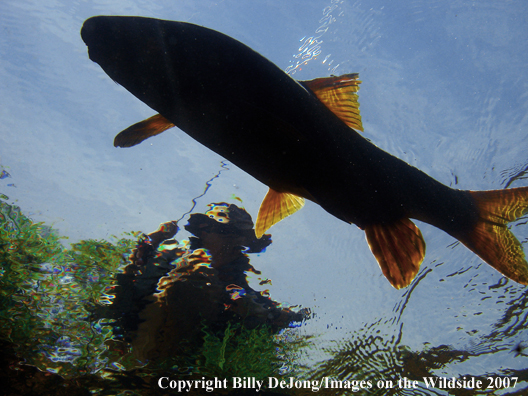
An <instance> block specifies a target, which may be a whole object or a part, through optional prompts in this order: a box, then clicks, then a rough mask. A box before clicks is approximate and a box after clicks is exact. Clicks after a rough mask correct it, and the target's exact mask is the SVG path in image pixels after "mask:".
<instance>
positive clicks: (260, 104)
mask: <svg viewBox="0 0 528 396" xmlns="http://www.w3.org/2000/svg"><path fill="white" fill-rule="evenodd" d="M81 35H82V38H83V40H84V42H85V43H86V44H87V46H88V50H89V56H90V59H91V60H93V61H94V62H96V63H98V64H99V65H100V66H101V67H102V68H103V70H104V71H105V72H106V73H107V74H108V75H109V76H110V77H111V78H112V79H113V80H114V81H116V82H117V83H119V84H121V85H123V86H124V87H125V88H126V89H127V90H128V91H130V92H131V93H132V94H133V95H135V96H136V97H137V98H138V99H140V100H141V101H143V102H144V103H146V104H147V105H148V106H150V107H151V108H153V109H154V110H156V111H157V112H159V114H157V115H155V116H153V117H151V118H148V119H146V120H144V121H142V122H140V123H138V124H135V125H133V126H131V127H129V128H127V129H126V130H124V131H123V132H121V133H120V134H119V135H117V136H116V139H115V142H114V144H115V146H120V147H129V146H133V145H135V144H138V143H140V142H141V141H143V140H145V139H147V138H148V137H151V136H154V135H157V134H159V133H161V132H163V131H164V130H166V129H168V128H171V127H173V126H177V127H178V128H180V129H181V130H183V131H184V132H186V133H187V134H189V135H190V136H191V137H193V138H194V139H196V140H197V141H199V142H200V143H202V144H203V145H205V146H206V147H208V148H210V149H211V150H213V151H215V152H216V153H218V154H219V155H221V156H223V157H225V158H226V159H228V160H229V161H232V162H233V163H234V164H235V165H237V166H238V167H240V168H241V169H243V170H245V171H246V172H247V173H249V174H250V175H252V176H253V177H255V178H256V179H258V180H259V181H261V182H262V183H264V184H266V185H267V186H269V187H270V190H269V192H268V194H267V195H266V197H265V198H264V201H263V202H262V205H261V207H260V210H259V214H258V218H257V223H256V233H257V236H261V235H262V234H263V233H264V232H265V231H266V230H267V229H268V228H269V227H271V226H272V225H273V224H275V223H277V222H279V221H280V220H282V219H283V218H285V217H286V216H288V215H290V214H292V213H294V212H296V211H297V210H299V209H300V208H301V207H302V206H303V205H304V199H305V198H306V199H309V200H311V201H313V202H315V203H317V204H319V205H320V206H321V207H322V208H324V209H325V210H326V211H327V212H329V213H330V214H332V215H334V216H335V217H337V218H339V219H341V220H343V221H345V222H347V223H354V224H356V225H357V226H358V227H359V228H361V229H362V230H364V231H365V233H366V237H367V241H368V244H369V246H370V249H371V250H372V252H373V254H374V256H375V257H376V259H377V261H378V263H379V265H380V267H381V269H382V271H383V274H384V275H385V276H386V277H387V279H388V280H389V281H390V282H391V284H392V285H393V286H394V287H396V288H401V287H404V286H407V285H409V284H410V282H411V281H412V280H413V278H414V277H415V276H416V274H417V272H418V269H419V266H420V264H421V263H422V261H423V259H424V256H425V242H424V240H423V237H422V234H421V232H420V230H419V229H418V227H416V225H415V224H414V223H413V222H412V221H411V220H410V218H413V219H417V220H421V221H424V222H427V223H429V224H432V225H434V226H435V227H438V228H440V229H442V230H444V231H445V232H447V233H448V234H450V235H451V236H453V237H455V238H457V239H458V240H460V241H461V242H462V243H463V244H464V245H465V246H466V247H468V248H469V249H470V250H472V251H473V252H475V253H476V254H477V255H479V256H480V257H481V258H482V259H483V260H484V261H486V262H487V263H488V264H490V265H491V266H493V267H494V268H495V269H497V270H498V271H500V272H501V273H502V274H504V275H506V276H507V277H509V278H511V279H513V280H515V281H516V282H519V283H522V284H528V264H527V262H526V260H525V256H524V252H523V250H522V247H521V245H520V243H519V241H518V240H517V239H516V238H515V236H514V235H513V234H512V233H511V232H510V231H509V229H508V227H507V224H508V223H509V222H511V221H514V220H516V219H517V218H519V217H520V216H522V215H524V214H525V213H526V212H527V211H528V188H527V187H523V188H517V189H509V190H497V191H479V192H474V191H464V190H455V189H451V188H449V187H447V186H445V185H443V184H441V183H439V182H437V181H436V180H434V179H433V178H431V177H429V176H428V175H426V174H425V173H423V172H421V171H420V170H418V169H416V168H414V167H412V166H410V165H408V164H406V163H405V162H403V161H401V160H400V159H398V158H396V157H393V156H392V155H390V154H388V153H386V152H384V151H383V150H381V149H379V148H378V147H376V146H375V145H374V144H372V143H371V142H369V141H368V140H367V139H364V138H363V137H362V136H361V135H360V134H359V133H357V132H356V130H362V125H361V118H360V116H359V104H358V102H357V94H356V92H357V91H358V89H359V86H358V84H359V83H360V81H358V80H357V78H358V75H357V74H347V75H343V76H340V77H335V76H332V77H328V78H318V79H315V80H311V81H295V80H293V79H292V78H290V77H289V76H288V75H287V74H286V73H284V72H283V71H282V70H281V69H279V68H278V67H277V66H275V65H274V64H272V63H271V62H270V61H268V60H267V59H265V58H264V57H262V56H261V55H259V54H258V53H256V52H255V51H253V50H251V49H250V48H249V47H247V46H245V45H244V44H242V43H240V42H238V41H236V40H234V39H232V38H230V37H228V36H226V35H224V34H222V33H219V32H216V31H214V30H210V29H207V28H204V27H200V26H196V25H192V24H189V23H183V22H172V21H164V20H158V19H151V18H142V17H114V16H98V17H93V18H90V19H88V20H87V21H86V22H85V23H84V25H83V28H82V31H81Z"/></svg>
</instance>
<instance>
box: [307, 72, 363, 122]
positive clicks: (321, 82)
mask: <svg viewBox="0 0 528 396" xmlns="http://www.w3.org/2000/svg"><path fill="white" fill-rule="evenodd" d="M358 77H359V74H357V73H354V74H344V75H342V76H339V77H336V76H332V77H324V78H316V79H315V80H309V81H299V83H300V84H301V85H303V86H304V87H305V88H308V89H309V90H310V91H312V92H313V93H314V94H315V96H317V98H318V99H319V100H320V101H321V102H323V103H324V104H325V105H326V107H328V108H329V109H330V110H332V112H333V113H334V114H335V115H336V116H338V117H339V119H340V120H341V121H343V122H344V123H345V124H347V125H348V126H349V127H350V128H352V129H356V130H359V131H363V124H362V123H361V115H360V114H359V102H358V95H357V92H358V91H359V84H361V81H359V80H358Z"/></svg>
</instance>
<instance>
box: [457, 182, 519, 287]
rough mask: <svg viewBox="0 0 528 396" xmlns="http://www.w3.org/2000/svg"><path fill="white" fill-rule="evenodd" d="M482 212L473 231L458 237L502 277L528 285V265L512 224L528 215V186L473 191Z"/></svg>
mask: <svg viewBox="0 0 528 396" xmlns="http://www.w3.org/2000/svg"><path fill="white" fill-rule="evenodd" d="M470 194H471V196H472V197H473V199H474V202H475V204H476V206H477V208H478V210H479V220H478V222H477V224H476V225H475V227H474V228H473V230H472V231H471V232H468V233H466V234H464V235H455V236H456V237H457V238H458V239H459V240H460V242H462V243H463V244H464V245H465V246H466V247H467V248H469V249H470V250H471V251H473V252H474V253H475V254H477V255H478V256H479V257H480V258H481V259H482V260H484V261H485V262H486V263H488V264H489V265H491V266H492V267H493V268H495V269H496V270H497V271H499V272H500V273H501V274H503V275H505V276H507V277H508V278H510V279H512V280H514V281H515V282H518V283H522V284H523V285H528V263H527V262H526V258H525V255H524V252H523V249H522V246H521V243H520V242H519V241H518V239H517V238H516V237H515V235H513V233H512V232H511V231H510V230H509V228H508V223H509V222H512V221H514V220H517V219H518V218H520V217H521V216H524V215H525V214H526V213H528V187H521V188H511V189H507V190H492V191H470Z"/></svg>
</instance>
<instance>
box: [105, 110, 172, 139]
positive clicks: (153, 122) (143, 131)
mask: <svg viewBox="0 0 528 396" xmlns="http://www.w3.org/2000/svg"><path fill="white" fill-rule="evenodd" d="M173 126H174V124H173V123H172V122H170V121H169V120H167V119H166V118H165V117H163V116H162V115H161V114H156V115H154V116H152V117H149V118H147V119H146V120H143V121H141V122H138V123H136V124H134V125H131V126H129V127H128V128H127V129H125V130H123V131H121V132H119V133H118V134H117V136H116V137H115V139H114V147H132V146H135V145H136V144H139V143H141V142H142V141H143V140H145V139H148V138H149V137H152V136H156V135H159V134H160V133H162V132H164V131H166V130H167V129H169V128H172V127H173Z"/></svg>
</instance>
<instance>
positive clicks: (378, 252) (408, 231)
mask: <svg viewBox="0 0 528 396" xmlns="http://www.w3.org/2000/svg"><path fill="white" fill-rule="evenodd" d="M365 234H366V236H367V242H368V244H369V246H370V250H371V251H372V253H373V254H374V257H376V260H378V264H379V266H380V268H381V271H382V272H383V275H385V277H386V278H387V279H388V280H389V282H390V283H391V285H392V286H394V287H395V288H396V289H401V288H402V287H405V286H408V285H409V284H410V283H411V282H412V280H413V279H414V277H415V276H416V274H417V273H418V270H419V269H420V264H421V263H422V261H423V259H424V256H425V242H424V240H423V237H422V233H421V232H420V229H419V228H418V227H416V225H415V224H414V223H413V222H412V221H411V220H409V219H400V220H398V221H396V222H394V223H389V224H375V225H371V226H367V227H365Z"/></svg>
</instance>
